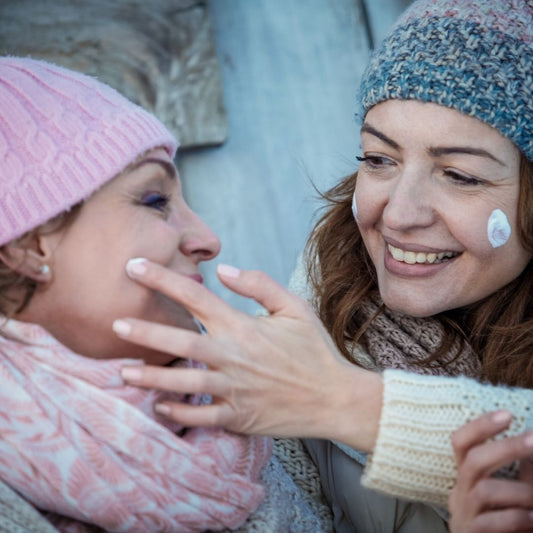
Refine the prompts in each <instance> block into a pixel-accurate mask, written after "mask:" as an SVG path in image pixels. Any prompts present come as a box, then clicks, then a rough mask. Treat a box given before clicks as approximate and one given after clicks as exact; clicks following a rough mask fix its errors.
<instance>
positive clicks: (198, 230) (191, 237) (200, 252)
mask: <svg viewBox="0 0 533 533" xmlns="http://www.w3.org/2000/svg"><path fill="white" fill-rule="evenodd" d="M184 214H185V217H183V218H182V221H184V219H186V225H185V227H184V228H183V233H182V236H181V239H180V243H179V249H180V251H181V253H183V254H184V255H186V256H188V257H191V258H192V259H193V260H194V261H195V262H196V263H200V262H201V261H210V260H211V259H214V258H215V257H216V256H217V255H218V254H219V253H220V240H219V238H218V237H217V235H216V234H215V232H214V231H213V230H212V229H211V228H210V227H209V226H208V225H207V224H206V223H205V222H204V221H203V220H202V219H201V218H200V217H199V216H198V215H197V214H196V213H195V212H194V211H192V210H191V209H190V208H189V207H188V206H187V208H186V213H184Z"/></svg>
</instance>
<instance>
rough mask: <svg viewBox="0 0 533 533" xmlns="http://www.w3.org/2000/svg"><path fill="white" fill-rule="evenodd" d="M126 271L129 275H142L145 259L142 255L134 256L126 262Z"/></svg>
mask: <svg viewBox="0 0 533 533" xmlns="http://www.w3.org/2000/svg"><path fill="white" fill-rule="evenodd" d="M126 272H127V273H128V274H129V275H130V276H142V275H143V274H145V273H146V259H145V258H144V257H134V258H133V259H130V260H129V261H128V262H127V263H126Z"/></svg>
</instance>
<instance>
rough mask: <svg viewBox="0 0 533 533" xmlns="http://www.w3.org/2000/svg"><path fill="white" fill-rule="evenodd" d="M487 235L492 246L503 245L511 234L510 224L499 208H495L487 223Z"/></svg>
mask: <svg viewBox="0 0 533 533" xmlns="http://www.w3.org/2000/svg"><path fill="white" fill-rule="evenodd" d="M487 235H488V237H489V241H490V243H491V244H492V247H493V248H498V246H503V245H504V244H505V243H506V242H507V241H508V240H509V237H510V236H511V225H510V224H509V220H507V216H506V215H505V213H504V212H503V211H502V210H501V209H495V210H494V211H493V212H492V213H491V214H490V217H489V221H488V223H487Z"/></svg>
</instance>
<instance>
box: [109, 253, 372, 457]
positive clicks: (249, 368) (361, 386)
mask: <svg viewBox="0 0 533 533" xmlns="http://www.w3.org/2000/svg"><path fill="white" fill-rule="evenodd" d="M128 273H129V275H130V277H132V278H133V279H135V280H137V281H138V282H140V283H143V284H144V285H146V286H147V287H149V288H151V289H154V290H157V291H159V292H161V293H163V294H165V295H167V296H168V297H170V298H172V299H174V300H176V301H178V302H179V303H180V304H182V305H183V306H185V307H186V308H187V309H188V310H189V311H190V312H191V313H192V314H193V315H194V316H195V317H196V318H197V319H198V320H199V321H200V322H201V323H202V324H203V325H204V326H205V328H206V329H207V332H208V333H207V334H206V335H201V334H199V333H196V332H192V331H187V330H183V329H179V328H175V327H170V326H164V325H160V324H155V323H149V322H146V321H141V320H136V319H129V318H128V319H123V320H120V321H117V322H116V323H115V325H114V329H115V331H116V332H117V334H119V335H120V336H121V337H122V338H124V339H126V340H128V341H131V342H134V343H137V344H142V345H145V346H148V347H151V348H153V349H157V350H160V351H162V352H167V353H170V354H173V355H175V356H176V357H184V358H191V359H194V360H196V361H200V362H203V363H205V364H206V365H207V367H208V369H207V370H203V369H191V368H169V367H155V366H142V367H137V366H135V367H126V368H124V369H123V374H122V375H123V378H124V379H125V380H126V381H127V382H129V383H130V384H132V385H138V386H142V387H151V388H158V389H162V390H168V391H174V392H180V393H207V394H210V395H211V396H212V397H213V403H212V404H211V405H205V406H191V405H187V404H181V403H175V402H174V403H173V402H165V403H163V404H160V405H159V406H157V411H158V412H159V413H161V414H165V415H166V416H168V417H170V418H172V419H174V420H176V421H178V422H180V423H182V424H185V425H187V426H200V425H204V426H209V425H220V426H224V427H226V428H228V429H230V430H233V431H237V432H243V433H253V434H262V435H273V436H299V437H324V438H333V439H337V440H340V441H342V442H345V443H347V444H350V445H353V446H356V447H358V448H360V449H366V450H370V449H371V447H372V446H373V444H374V442H375V438H376V433H377V426H378V420H379V413H380V409H381V394H382V382H381V378H380V377H379V376H378V375H376V374H374V373H371V372H368V371H365V370H362V369H360V368H357V367H355V366H354V365H352V364H350V363H348V362H347V361H346V360H345V359H344V358H342V357H341V356H340V355H339V353H338V351H337V349H336V348H335V346H334V344H333V342H332V341H331V339H330V337H329V335H328V334H327V332H326V331H325V329H324V328H323V326H322V324H321V323H320V321H319V320H318V318H317V317H316V315H315V313H314V312H313V310H312V309H311V307H310V306H309V305H308V304H307V303H306V302H305V301H304V300H302V299H301V298H299V297H297V296H295V295H293V294H290V293H289V292H287V291H286V290H285V289H283V288H282V287H281V286H280V285H279V284H277V283H276V282H275V281H273V280H272V279H271V278H269V277H268V276H267V275H266V274H264V273H262V272H259V271H244V270H243V271H241V270H238V269H235V268H234V267H228V266H220V267H219V269H218V275H219V278H220V280H221V281H222V282H223V283H224V285H226V286H227V287H228V288H229V289H231V290H233V291H234V292H236V293H238V294H240V295H242V296H245V297H248V298H253V299H255V300H256V301H257V302H258V303H259V304H261V305H262V306H263V307H264V308H265V309H266V310H267V311H268V312H269V313H270V315H269V316H265V317H252V316H249V315H247V314H245V313H243V312H240V311H238V310H235V309H233V308H232V307H231V306H229V305H228V304H226V303H225V302H223V301H222V300H221V299H220V298H218V297H217V296H216V295H214V294H213V293H212V292H210V291H209V290H208V289H207V288H206V287H204V286H203V285H201V284H199V283H197V282H195V281H193V280H191V279H189V278H187V277H184V276H181V275H179V274H176V273H174V272H171V271H170V270H168V269H165V268H163V267H161V266H159V265H156V264H154V263H150V262H148V261H141V262H139V261H136V262H134V263H133V264H132V262H130V264H129V268H128ZM350 422H352V424H350Z"/></svg>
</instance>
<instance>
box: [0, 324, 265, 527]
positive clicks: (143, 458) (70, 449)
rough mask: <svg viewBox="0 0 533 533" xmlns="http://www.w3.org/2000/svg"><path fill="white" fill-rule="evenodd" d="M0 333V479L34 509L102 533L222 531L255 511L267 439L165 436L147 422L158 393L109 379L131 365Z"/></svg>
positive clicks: (26, 335) (42, 334)
mask: <svg viewBox="0 0 533 533" xmlns="http://www.w3.org/2000/svg"><path fill="white" fill-rule="evenodd" d="M1 333H2V335H0V382H1V384H2V385H1V387H0V477H1V478H2V479H3V480H4V481H5V482H6V483H7V484H8V485H10V486H11V487H13V488H14V489H16V490H17V491H19V492H20V493H21V494H22V495H23V496H24V497H26V498H27V499H28V500H29V501H31V502H32V503H33V504H34V505H35V506H36V507H38V508H39V509H41V510H46V511H49V512H50V513H52V515H51V516H53V514H57V515H63V516H68V517H71V518H73V519H75V521H81V522H88V523H91V524H95V525H97V526H99V527H101V528H103V529H104V530H106V531H128V532H136V531H139V532H140V531H143V532H146V531H150V532H153V531H173V532H175V531H180V532H187V531H202V530H207V529H210V530H217V529H222V528H234V527H236V526H238V525H240V524H241V523H242V522H243V521H244V520H245V519H246V517H247V516H248V515H249V514H250V513H251V512H252V511H254V510H255V509H256V507H257V506H258V505H259V503H260V502H261V500H262V498H263V495H264V493H263V487H262V486H261V485H260V484H259V481H258V480H259V476H260V473H261V470H262V469H263V467H264V466H265V465H266V463H267V461H268V458H269V456H270V452H271V441H270V440H269V439H264V438H259V437H244V436H239V435H235V434H230V433H228V432H226V431H223V430H221V429H203V428H199V429H183V428H180V427H176V425H173V427H172V426H170V425H167V427H165V425H164V421H163V420H161V421H156V420H154V415H153V414H152V413H153V410H152V409H153V404H154V402H155V401H156V400H158V399H161V396H162V394H163V393H159V392H155V391H147V390H140V389H136V388H134V387H128V386H124V384H123V383H122V381H121V379H120V376H119V369H120V368H121V367H122V366H123V365H125V364H142V363H140V362H139V361H134V360H126V359H111V360H93V359H89V358H86V357H82V356H80V355H77V354H75V353H73V352H71V351H70V350H69V349H67V348H66V347H65V346H63V345H61V344H60V343H59V342H58V341H57V340H55V339H54V338H53V337H51V336H50V335H49V334H48V333H47V332H46V331H45V330H43V329H42V328H41V327H39V326H37V325H33V324H25V323H21V322H17V321H14V320H9V321H8V322H6V323H5V324H4V325H3V326H2V328H1ZM187 364H192V363H187ZM181 399H182V400H183V401H186V400H187V398H186V397H185V398H181ZM189 401H196V402H198V401H199V400H198V398H197V397H194V398H193V399H192V400H189ZM176 433H179V434H180V435H182V436H181V437H180V436H177V434H176ZM52 521H53V520H52ZM58 523H61V524H64V521H59V522H58ZM75 524H76V523H75V522H71V523H70V525H69V526H68V528H67V529H68V530H69V531H73V530H76V527H75ZM78 524H79V522H78ZM79 525H80V526H81V524H79ZM72 526H74V527H72ZM62 527H63V526H62ZM82 529H83V528H82Z"/></svg>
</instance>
